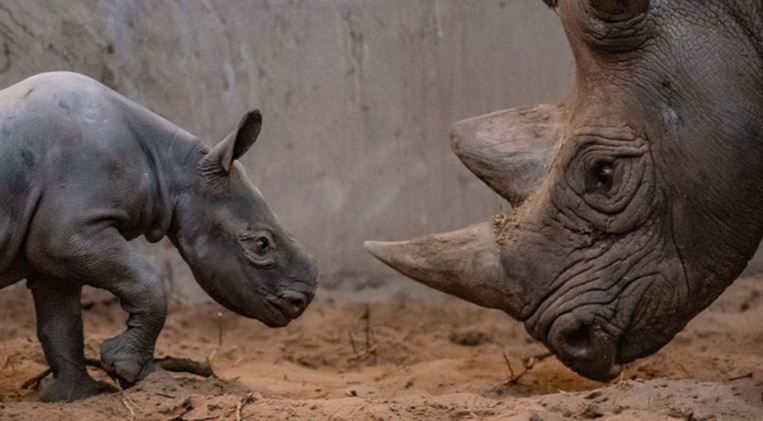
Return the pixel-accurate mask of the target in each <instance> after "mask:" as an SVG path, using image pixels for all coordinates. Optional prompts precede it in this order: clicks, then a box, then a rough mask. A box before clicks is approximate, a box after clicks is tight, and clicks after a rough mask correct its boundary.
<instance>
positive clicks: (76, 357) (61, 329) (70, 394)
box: [28, 275, 115, 402]
mask: <svg viewBox="0 0 763 421" xmlns="http://www.w3.org/2000/svg"><path fill="white" fill-rule="evenodd" d="M28 286H29V288H30V289H31V290H32V296H33V297H34V306H35V311H36V313H37V336H38V337H39V339H40V343H41V344H42V349H43V351H44V352H45V359H46V360H47V361H48V365H50V368H51V370H52V371H53V378H54V379H53V383H52V384H50V385H49V386H48V387H47V388H45V390H43V391H42V393H41V394H40V399H41V400H42V401H44V402H62V401H64V402H70V401H74V400H78V399H83V398H86V397H88V396H93V395H96V394H99V393H103V392H110V391H113V390H115V389H114V388H113V387H112V386H110V385H108V384H106V383H103V382H98V381H95V380H93V379H92V378H91V377H90V376H89V375H88V373H87V369H86V368H85V355H84V344H83V340H84V338H83V333H82V310H81V305H80V297H81V295H82V287H81V286H80V285H79V284H76V283H73V282H69V281H65V280H62V279H55V278H50V277H46V276H43V275H36V276H31V277H30V278H29V281H28Z"/></svg>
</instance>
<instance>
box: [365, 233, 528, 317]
mask: <svg viewBox="0 0 763 421" xmlns="http://www.w3.org/2000/svg"><path fill="white" fill-rule="evenodd" d="M364 247H365V248H366V250H368V251H369V252H370V253H371V254H373V255H374V256H375V257H376V258H378V259H379V260H381V261H382V262H384V263H385V264H387V265H389V266H390V267H392V268H393V269H395V270H397V271H398V272H400V273H402V274H404V275H406V276H408V277H410V278H412V279H415V280H416V281H419V282H421V283H423V284H425V285H427V286H429V287H432V288H434V289H437V290H439V291H442V292H445V293H447V294H451V295H455V296H457V297H459V298H462V299H464V300H467V301H470V302H472V303H475V304H478V305H480V306H484V307H490V308H496V309H500V310H503V311H505V312H507V313H508V314H509V315H511V316H514V317H515V318H516V317H518V315H519V313H520V311H521V309H522V301H521V297H522V294H521V291H518V290H517V285H511V284H509V283H508V282H507V280H506V276H505V273H504V270H503V266H502V264H501V249H500V247H499V246H498V244H497V243H496V240H495V235H494V234H493V230H492V226H491V224H490V223H487V222H486V223H482V224H477V225H472V226H470V227H468V228H464V229H461V230H458V231H454V232H450V233H445V234H436V235H431V236H427V237H422V238H417V239H414V240H410V241H400V242H377V241H366V242H365V244H364Z"/></svg>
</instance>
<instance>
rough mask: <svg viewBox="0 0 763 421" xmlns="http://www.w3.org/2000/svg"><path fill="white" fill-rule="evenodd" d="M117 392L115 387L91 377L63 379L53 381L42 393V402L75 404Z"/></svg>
mask: <svg viewBox="0 0 763 421" xmlns="http://www.w3.org/2000/svg"><path fill="white" fill-rule="evenodd" d="M116 391H117V389H116V388H115V387H114V386H112V385H110V384H108V383H104V382H99V381H96V380H93V379H91V378H90V377H89V376H85V377H82V378H78V379H76V380H71V379H65V378H61V379H56V380H53V383H51V384H50V385H49V386H48V387H46V388H45V389H44V390H43V391H42V392H40V400H41V401H43V402H73V401H77V400H80V399H85V398H89V397H91V396H95V395H99V394H101V393H112V392H116Z"/></svg>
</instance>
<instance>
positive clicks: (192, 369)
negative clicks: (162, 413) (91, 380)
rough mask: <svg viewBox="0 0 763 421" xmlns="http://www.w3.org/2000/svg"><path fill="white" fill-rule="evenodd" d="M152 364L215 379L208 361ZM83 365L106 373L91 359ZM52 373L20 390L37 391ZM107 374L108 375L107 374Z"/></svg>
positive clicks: (158, 361) (172, 360) (168, 360)
mask: <svg viewBox="0 0 763 421" xmlns="http://www.w3.org/2000/svg"><path fill="white" fill-rule="evenodd" d="M154 364H155V366H156V367H159V368H161V369H162V370H166V371H169V372H173V373H188V374H195V375H197V376H201V377H217V375H216V374H215V372H214V371H213V370H212V366H211V365H210V363H209V361H206V362H203V363H202V362H198V361H194V360H190V359H188V358H175V357H164V358H158V359H156V360H154ZM85 365H86V366H88V367H93V368H97V369H100V370H103V371H106V369H104V368H103V366H102V365H101V362H100V361H98V360H95V359H92V358H86V359H85ZM52 373H53V370H51V369H50V368H48V369H46V370H45V371H43V372H42V373H40V374H38V375H36V376H34V377H32V378H31V379H29V380H27V381H25V382H24V383H23V384H22V385H21V389H29V388H30V387H32V386H34V389H35V390H36V389H39V388H40V383H42V381H43V380H45V378H46V377H48V376H49V375H51V374H52ZM107 374H109V373H108V372H107Z"/></svg>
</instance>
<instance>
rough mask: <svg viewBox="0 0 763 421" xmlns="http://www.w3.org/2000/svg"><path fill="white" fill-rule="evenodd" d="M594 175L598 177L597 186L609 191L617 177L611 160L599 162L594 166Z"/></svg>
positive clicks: (600, 189)
mask: <svg viewBox="0 0 763 421" xmlns="http://www.w3.org/2000/svg"><path fill="white" fill-rule="evenodd" d="M594 176H595V177H596V188H597V189H598V190H599V191H603V192H608V191H610V190H612V184H613V182H614V178H615V169H614V167H612V164H611V163H609V162H603V163H599V164H597V165H596V166H595V167H594Z"/></svg>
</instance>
